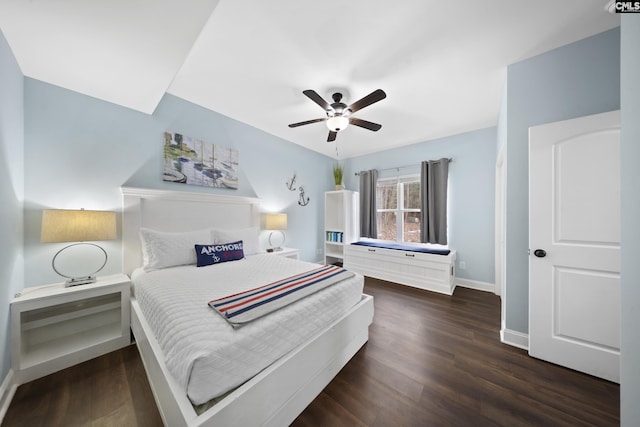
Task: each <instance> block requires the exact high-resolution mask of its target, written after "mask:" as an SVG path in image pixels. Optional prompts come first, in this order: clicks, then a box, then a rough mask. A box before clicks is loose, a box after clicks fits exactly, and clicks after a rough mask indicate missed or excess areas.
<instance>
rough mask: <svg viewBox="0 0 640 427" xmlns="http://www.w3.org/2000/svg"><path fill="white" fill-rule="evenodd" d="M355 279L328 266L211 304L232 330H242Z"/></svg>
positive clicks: (219, 299)
mask: <svg viewBox="0 0 640 427" xmlns="http://www.w3.org/2000/svg"><path fill="white" fill-rule="evenodd" d="M352 276H354V274H353V273H352V272H350V271H347V270H345V269H344V268H341V267H337V266H335V265H325V266H323V267H320V268H316V269H313V270H310V271H306V272H304V273H300V274H296V275H295V276H291V277H287V278H285V279H282V280H278V281H276V282H272V283H269V284H267V285H264V286H260V287H258V288H254V289H249V290H247V291H243V292H240V293H237V294H233V295H229V296H226V297H223V298H218V299H214V300H212V301H209V306H210V307H211V308H213V309H214V310H215V311H216V312H218V313H220V315H222V317H223V318H225V319H226V320H227V321H228V322H229V323H230V324H231V326H233V327H234V328H237V327H240V326H242V325H244V324H246V323H248V322H251V321H252V320H255V319H257V318H259V317H261V316H264V315H265V314H269V313H271V312H274V311H276V310H278V309H280V308H282V307H284V306H286V305H289V304H291V303H292V302H295V301H297V300H299V299H301V298H304V297H306V296H308V295H311V294H313V293H314V292H318V291H319V290H321V289H324V288H326V287H327V286H330V285H333V284H336V283H338V282H340V281H342V280H345V279H348V278H349V277H352Z"/></svg>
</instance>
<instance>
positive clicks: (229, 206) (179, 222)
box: [121, 187, 260, 275]
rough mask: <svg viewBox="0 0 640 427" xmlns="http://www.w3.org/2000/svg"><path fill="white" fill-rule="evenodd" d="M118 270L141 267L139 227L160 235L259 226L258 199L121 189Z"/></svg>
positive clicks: (129, 271)
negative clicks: (120, 258)
mask: <svg viewBox="0 0 640 427" xmlns="http://www.w3.org/2000/svg"><path fill="white" fill-rule="evenodd" d="M121 190H122V266H123V268H124V272H125V273H126V274H129V275H130V274H131V272H133V270H135V269H136V268H138V267H140V266H141V265H142V249H141V247H140V236H139V234H138V233H139V230H140V227H147V228H151V229H154V230H161V231H174V232H175V231H191V230H198V229H201V228H207V227H215V228H229V229H231V228H244V227H251V226H259V225H260V199H258V198H253V197H237V196H226V195H218V194H207V193H190V192H183V191H170V190H151V189H145V188H132V187H121Z"/></svg>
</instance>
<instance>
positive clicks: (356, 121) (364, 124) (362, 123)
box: [349, 117, 382, 132]
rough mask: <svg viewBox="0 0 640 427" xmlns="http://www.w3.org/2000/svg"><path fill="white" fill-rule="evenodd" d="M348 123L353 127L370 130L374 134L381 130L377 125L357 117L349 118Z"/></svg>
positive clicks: (380, 126)
mask: <svg viewBox="0 0 640 427" xmlns="http://www.w3.org/2000/svg"><path fill="white" fill-rule="evenodd" d="M349 123H351V124H352V125H354V126H360V127H361V128H365V129H369V130H372V131H374V132H377V131H379V130H380V128H382V125H379V124H378V123H373V122H368V121H366V120H362V119H359V118H357V117H349Z"/></svg>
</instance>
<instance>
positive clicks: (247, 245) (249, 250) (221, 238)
mask: <svg viewBox="0 0 640 427" xmlns="http://www.w3.org/2000/svg"><path fill="white" fill-rule="evenodd" d="M213 236H214V242H215V243H218V244H219V243H230V242H237V241H238V240H242V247H243V248H244V254H245V255H254V254H257V253H259V252H260V240H259V236H260V229H259V228H258V227H249V228H238V229H235V230H222V229H219V228H216V229H215V230H214V231H213Z"/></svg>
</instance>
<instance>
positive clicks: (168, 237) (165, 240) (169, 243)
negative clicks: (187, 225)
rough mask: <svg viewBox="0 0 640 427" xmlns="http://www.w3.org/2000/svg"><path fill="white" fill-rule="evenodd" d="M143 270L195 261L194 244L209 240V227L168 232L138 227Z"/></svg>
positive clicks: (205, 242)
mask: <svg viewBox="0 0 640 427" xmlns="http://www.w3.org/2000/svg"><path fill="white" fill-rule="evenodd" d="M140 242H141V243H142V256H143V267H144V269H145V271H151V270H157V269H160V268H167V267H175V266H177V265H188V264H195V263H196V261H197V260H196V250H195V245H196V244H207V243H209V242H211V229H210V228H207V229H204V230H195V231H186V232H179V233H170V232H167V231H157V230H151V229H149V228H140Z"/></svg>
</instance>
